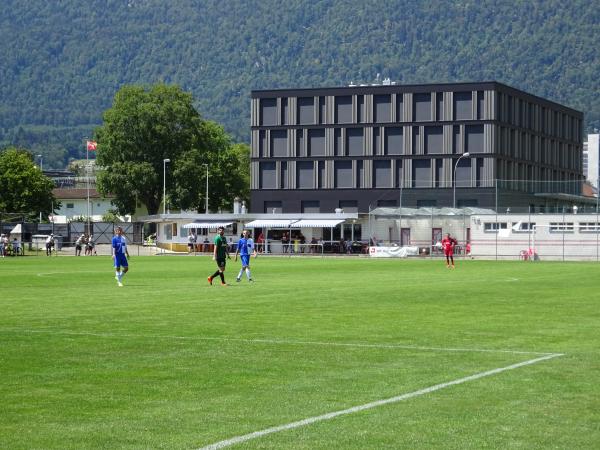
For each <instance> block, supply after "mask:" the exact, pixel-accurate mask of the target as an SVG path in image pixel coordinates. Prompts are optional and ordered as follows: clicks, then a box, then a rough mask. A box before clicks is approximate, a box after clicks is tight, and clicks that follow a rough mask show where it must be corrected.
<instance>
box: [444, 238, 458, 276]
mask: <svg viewBox="0 0 600 450" xmlns="http://www.w3.org/2000/svg"><path fill="white" fill-rule="evenodd" d="M457 244H458V241H457V240H456V239H454V238H453V237H452V236H450V233H447V234H446V237H445V238H444V239H442V248H443V249H444V255H445V256H446V267H448V268H450V263H452V268H453V269H454V246H455V245H457Z"/></svg>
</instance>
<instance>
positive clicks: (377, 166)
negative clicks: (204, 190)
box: [251, 82, 584, 213]
mask: <svg viewBox="0 0 600 450" xmlns="http://www.w3.org/2000/svg"><path fill="white" fill-rule="evenodd" d="M251 97H252V99H251V102H252V109H251V133H252V154H251V211H252V212H254V213H266V212H283V213H288V212H300V213H313V212H332V211H334V210H335V209H337V208H341V209H343V210H344V211H346V212H360V213H366V212H368V211H369V210H371V209H374V208H376V207H379V206H387V207H394V206H400V205H401V206H403V207H422V206H436V207H444V206H453V205H454V204H455V205H456V206H457V207H463V206H471V207H482V208H494V207H495V206H497V205H502V206H504V205H508V206H517V207H532V206H533V207H534V208H538V207H539V208H545V207H549V206H556V205H564V204H573V202H577V201H578V200H579V199H580V194H581V185H582V183H583V179H584V174H583V171H582V146H583V137H582V123H583V114H582V113H581V112H579V111H576V110H574V109H571V108H568V107H566V106H563V105H560V104H558V103H555V102H551V101H549V100H545V99H543V98H540V97H537V96H534V95H531V94H528V93H526V92H523V91H520V90H517V89H514V88H511V87H509V86H506V85H504V84H501V83H497V82H481V83H453V84H424V85H410V86H409V85H394V84H388V85H379V86H349V87H339V88H319V89H282V90H256V91H252V94H251ZM466 154H468V155H466Z"/></svg>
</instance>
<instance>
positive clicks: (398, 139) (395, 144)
mask: <svg viewBox="0 0 600 450" xmlns="http://www.w3.org/2000/svg"><path fill="white" fill-rule="evenodd" d="M403 136H404V135H403V129H402V127H387V128H385V154H386V155H401V154H402V153H404V139H403Z"/></svg>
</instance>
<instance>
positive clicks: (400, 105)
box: [396, 94, 404, 122]
mask: <svg viewBox="0 0 600 450" xmlns="http://www.w3.org/2000/svg"><path fill="white" fill-rule="evenodd" d="M396 120H397V121H398V122H403V121H404V99H403V98H402V94H396Z"/></svg>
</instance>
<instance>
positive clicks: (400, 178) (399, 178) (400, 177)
mask: <svg viewBox="0 0 600 450" xmlns="http://www.w3.org/2000/svg"><path fill="white" fill-rule="evenodd" d="M403 184H404V172H403V170H402V160H401V159H397V160H396V187H397V188H399V187H400V186H403Z"/></svg>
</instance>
